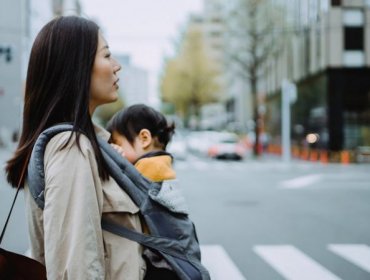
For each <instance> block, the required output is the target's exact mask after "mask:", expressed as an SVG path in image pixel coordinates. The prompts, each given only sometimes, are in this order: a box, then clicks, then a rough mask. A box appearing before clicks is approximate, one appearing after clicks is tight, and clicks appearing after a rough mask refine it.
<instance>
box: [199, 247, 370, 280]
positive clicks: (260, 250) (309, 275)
mask: <svg viewBox="0 0 370 280" xmlns="http://www.w3.org/2000/svg"><path fill="white" fill-rule="evenodd" d="M327 249H328V250H329V251H331V252H333V253H334V254H336V255H339V256H341V257H342V258H344V259H345V260H347V261H349V262H350V263H353V264H355V265H356V266H358V267H360V268H362V269H363V270H365V271H367V272H369V273H370V246H368V245H365V244H329V245H328V246H327V248H324V247H323V250H327ZM253 251H254V252H255V253H256V254H257V255H258V256H259V257H260V258H262V259H263V260H264V262H265V263H266V265H269V266H271V267H272V268H274V270H275V271H276V273H277V274H279V275H280V277H281V278H283V279H287V280H313V279H314V280H340V279H341V278H340V277H339V276H337V275H335V274H334V273H333V272H331V271H329V270H328V269H326V268H325V267H324V266H323V265H321V264H320V263H318V262H317V261H316V260H314V259H313V258H312V257H310V256H308V255H306V254H305V253H304V252H302V251H301V250H299V249H298V248H296V247H294V246H293V245H256V246H254V247H253ZM201 252H202V263H203V264H204V266H205V267H206V268H207V269H208V270H209V272H210V274H211V279H212V280H228V279H233V280H245V279H246V277H250V276H248V275H246V276H244V275H242V273H241V272H240V270H239V269H238V267H237V266H236V265H235V264H234V263H233V261H232V259H231V258H230V256H229V255H228V254H227V252H226V251H225V249H224V248H223V247H222V246H220V245H202V246H201ZM254 277H256V276H254ZM248 279H250V278H248ZM254 279H257V280H259V278H254ZM279 279H280V278H279ZM366 279H367V278H366Z"/></svg>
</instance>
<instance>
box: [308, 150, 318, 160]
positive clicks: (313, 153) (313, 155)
mask: <svg viewBox="0 0 370 280" xmlns="http://www.w3.org/2000/svg"><path fill="white" fill-rule="evenodd" d="M318 159H319V156H318V154H317V151H316V150H311V153H310V161H317V160H318Z"/></svg>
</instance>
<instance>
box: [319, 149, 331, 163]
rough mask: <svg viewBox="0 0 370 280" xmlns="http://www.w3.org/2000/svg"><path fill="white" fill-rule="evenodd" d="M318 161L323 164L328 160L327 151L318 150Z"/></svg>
mask: <svg viewBox="0 0 370 280" xmlns="http://www.w3.org/2000/svg"><path fill="white" fill-rule="evenodd" d="M320 161H321V163H324V164H327V163H328V162H329V157H328V151H324V150H322V151H321V152H320Z"/></svg>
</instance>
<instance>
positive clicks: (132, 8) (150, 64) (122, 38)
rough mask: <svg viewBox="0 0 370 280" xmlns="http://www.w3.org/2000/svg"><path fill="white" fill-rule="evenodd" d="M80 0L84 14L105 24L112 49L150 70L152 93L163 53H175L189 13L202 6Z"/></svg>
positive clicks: (185, 1) (180, 1)
mask: <svg viewBox="0 0 370 280" xmlns="http://www.w3.org/2000/svg"><path fill="white" fill-rule="evenodd" d="M80 1H81V5H82V10H83V13H84V15H85V16H87V17H89V18H92V19H94V20H95V21H96V22H97V23H98V24H99V25H100V27H101V28H102V30H103V33H104V35H105V37H106V39H107V41H108V44H109V45H110V48H111V50H112V52H113V53H127V54H129V55H131V61H132V63H133V64H134V65H136V66H140V67H142V68H145V69H147V70H148V71H149V74H150V77H151V81H150V82H151V83H150V87H151V91H152V94H153V93H154V92H153V91H155V88H156V87H157V83H156V81H155V79H157V77H158V75H159V73H160V70H161V68H162V63H163V57H164V55H166V54H167V55H168V54H171V53H172V51H173V40H175V39H176V38H178V36H179V30H180V29H181V27H182V26H184V24H185V23H186V20H187V18H188V14H189V13H191V12H199V11H201V9H202V0H80Z"/></svg>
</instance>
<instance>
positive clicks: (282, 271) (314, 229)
mask: <svg viewBox="0 0 370 280" xmlns="http://www.w3.org/2000/svg"><path fill="white" fill-rule="evenodd" d="M8 156H9V152H8V151H6V150H0V160H1V162H4V160H5V159H6V158H8ZM175 168H176V170H177V174H178V178H179V179H180V182H181V186H182V188H183V190H184V193H185V196H186V198H187V201H188V204H189V208H190V216H191V218H192V219H193V221H194V222H195V224H196V227H197V231H198V235H199V239H200V242H201V244H202V251H203V260H204V263H205V264H206V265H207V267H208V268H209V269H210V270H211V275H212V279H213V280H229V279H232V280H239V279H255V280H275V279H276V280H280V279H293V280H305V279H314V280H332V279H333V280H336V279H350V280H365V279H367V280H368V279H370V222H369V221H370V219H369V217H370V172H369V170H370V165H349V166H343V165H332V164H331V165H322V164H318V163H307V162H293V163H292V164H282V163H280V162H279V160H278V159H277V158H275V159H274V158H265V159H262V160H259V161H253V160H245V161H242V162H229V161H216V160H208V159H202V158H197V157H194V156H191V157H189V158H188V159H187V160H185V161H178V162H176V165H175ZM0 174H1V176H0V199H1V203H0V222H1V225H2V223H3V221H5V216H6V213H7V210H8V209H9V207H10V203H11V198H12V196H13V194H14V190H11V189H10V188H9V187H8V186H7V184H6V183H5V179H4V176H3V170H1V173H0ZM2 246H4V247H6V248H9V249H12V250H15V251H18V252H20V253H24V252H25V251H26V250H27V248H28V241H27V235H26V224H25V218H24V206H23V197H22V194H21V195H20V197H19V198H18V203H17V205H16V207H15V212H14V215H13V216H12V218H11V223H10V225H9V228H8V231H7V233H6V236H5V240H4V242H3V244H2Z"/></svg>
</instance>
